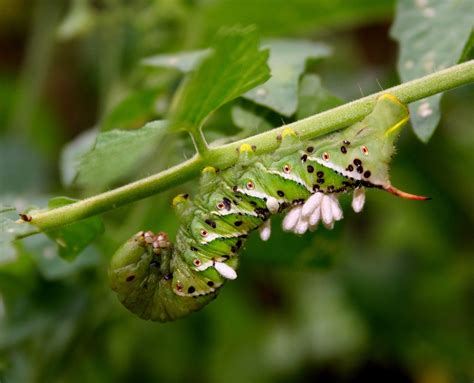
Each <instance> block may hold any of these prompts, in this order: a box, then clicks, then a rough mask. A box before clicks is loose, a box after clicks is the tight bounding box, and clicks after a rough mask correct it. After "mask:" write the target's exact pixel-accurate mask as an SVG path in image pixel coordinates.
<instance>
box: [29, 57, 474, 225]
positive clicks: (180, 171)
mask: <svg viewBox="0 0 474 383" xmlns="http://www.w3.org/2000/svg"><path fill="white" fill-rule="evenodd" d="M471 82H474V60H471V61H468V62H465V63H463V64H459V65H455V66H452V67H450V68H447V69H444V70H442V71H439V72H435V73H433V74H431V75H428V76H425V77H422V78H419V79H417V80H413V81H410V82H407V83H404V84H401V85H398V86H396V87H393V88H390V89H387V90H385V91H383V92H379V93H376V94H372V95H370V96H367V97H364V98H361V99H358V100H356V101H352V102H350V103H347V104H345V105H342V106H339V107H337V108H334V109H331V110H328V111H326V112H323V113H320V114H317V115H314V116H310V117H307V118H305V119H303V120H300V121H296V122H293V123H291V124H289V125H285V126H282V127H280V128H277V129H273V130H271V131H267V132H265V133H261V134H258V135H255V136H252V137H248V138H246V139H244V140H240V141H237V142H233V143H231V144H228V145H223V146H217V147H210V148H209V147H208V146H207V144H206V141H205V139H204V137H203V136H202V132H199V133H200V134H199V137H196V135H193V140H194V143H195V144H196V148H197V151H198V153H197V154H196V155H195V156H194V157H193V158H192V159H190V160H188V161H185V162H183V163H181V164H179V165H176V166H174V167H172V168H170V169H167V170H165V171H162V172H160V173H158V174H155V175H153V176H150V177H146V178H143V179H141V180H138V181H135V182H132V183H129V184H127V185H124V186H122V187H119V188H117V189H114V190H110V191H108V192H106V193H102V194H98V195H96V196H93V197H89V198H86V199H84V200H81V201H78V202H76V203H73V204H71V205H67V206H64V207H60V208H57V209H53V210H47V211H42V212H37V213H34V214H31V223H32V224H34V225H35V226H36V227H38V228H39V229H41V230H48V229H52V228H55V227H60V226H63V225H67V224H70V223H73V222H75V221H79V220H81V219H84V218H87V217H90V216H93V215H96V214H100V213H103V212H106V211H109V210H112V209H115V208H117V207H119V206H122V205H125V204H127V203H130V202H134V201H137V200H140V199H142V198H146V197H149V196H151V195H153V194H156V193H158V192H161V191H163V190H165V189H168V188H170V187H172V186H175V185H178V184H180V183H183V182H185V181H188V180H189V179H191V178H193V177H196V176H198V175H199V172H200V170H201V169H202V168H203V167H204V166H206V165H212V166H214V167H216V168H220V169H224V168H227V167H229V166H232V165H233V164H234V163H235V162H236V161H237V159H238V152H237V149H238V147H239V146H240V145H241V144H243V143H248V144H250V145H255V146H256V148H257V149H256V151H257V153H260V154H262V153H268V152H271V151H273V150H275V149H276V148H277V147H278V145H279V143H278V140H277V139H276V137H277V136H278V135H279V134H281V132H282V131H283V129H284V128H287V127H291V128H292V129H293V130H294V131H295V132H296V133H297V134H298V135H299V136H300V137H301V138H302V139H312V138H316V137H319V136H322V135H324V134H327V133H331V132H334V131H336V130H338V129H341V128H343V127H345V126H348V125H351V124H353V123H355V122H357V121H359V120H361V119H363V118H364V117H365V116H366V115H367V114H369V113H370V111H371V110H372V109H373V107H374V105H375V100H376V99H377V98H378V97H379V96H380V95H381V94H382V93H391V94H393V95H395V96H396V97H398V98H399V99H400V100H401V101H402V102H404V103H410V102H413V101H416V100H420V99H423V98H426V97H428V96H431V95H433V94H436V93H440V92H444V91H447V90H449V89H453V88H456V87H458V86H460V85H464V84H468V83H471Z"/></svg>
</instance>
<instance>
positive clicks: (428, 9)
mask: <svg viewBox="0 0 474 383" xmlns="http://www.w3.org/2000/svg"><path fill="white" fill-rule="evenodd" d="M473 26H474V1H472V0H456V1H446V0H429V1H428V0H417V1H413V0H401V1H399V2H398V7H397V17H396V20H395V23H394V25H393V28H392V31H391V34H392V36H393V37H395V38H396V39H397V40H398V41H399V43H400V57H399V60H398V71H399V73H400V77H401V78H402V80H403V81H404V82H405V81H409V80H412V79H415V78H418V77H421V76H424V75H426V74H430V73H432V72H434V71H436V70H440V69H442V68H447V67H449V66H452V65H454V64H456V63H457V62H458V61H459V60H460V58H461V56H462V54H463V51H464V47H465V46H466V44H467V43H468V42H469V37H470V35H471V32H472V30H473ZM441 97H442V94H437V95H434V96H431V97H428V98H426V99H423V100H419V101H417V102H414V103H412V104H411V105H410V111H411V122H412V125H413V129H414V130H415V133H416V135H417V136H418V137H419V138H420V139H421V140H422V141H424V142H426V141H428V140H429V138H430V137H431V135H432V134H433V132H434V130H435V128H436V126H437V125H438V122H439V119H440V113H439V104H440V100H441Z"/></svg>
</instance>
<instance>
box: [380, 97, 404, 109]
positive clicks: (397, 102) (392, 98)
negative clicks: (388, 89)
mask: <svg viewBox="0 0 474 383" xmlns="http://www.w3.org/2000/svg"><path fill="white" fill-rule="evenodd" d="M383 99H387V100H390V101H392V102H393V103H395V104H399V105H402V106H403V107H404V108H405V109H406V110H407V111H408V107H407V106H406V105H405V104H404V103H403V102H401V101H400V100H399V99H398V97H397V96H394V95H393V94H390V93H386V94H383V95H381V96H380V97H379V100H383Z"/></svg>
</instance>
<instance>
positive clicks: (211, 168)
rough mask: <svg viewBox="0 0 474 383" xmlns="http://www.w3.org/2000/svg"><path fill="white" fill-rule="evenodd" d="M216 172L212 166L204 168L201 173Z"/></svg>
mask: <svg viewBox="0 0 474 383" xmlns="http://www.w3.org/2000/svg"><path fill="white" fill-rule="evenodd" d="M216 171H217V170H216V168H215V167H214V166H206V167H205V168H204V169H202V173H215V172H216Z"/></svg>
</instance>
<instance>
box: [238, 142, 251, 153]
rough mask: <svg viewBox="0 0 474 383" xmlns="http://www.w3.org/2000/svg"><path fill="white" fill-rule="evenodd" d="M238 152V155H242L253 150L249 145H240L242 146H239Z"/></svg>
mask: <svg viewBox="0 0 474 383" xmlns="http://www.w3.org/2000/svg"><path fill="white" fill-rule="evenodd" d="M239 152H240V153H244V152H250V153H251V152H253V149H252V147H251V146H250V145H249V144H242V145H240V148H239Z"/></svg>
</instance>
